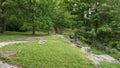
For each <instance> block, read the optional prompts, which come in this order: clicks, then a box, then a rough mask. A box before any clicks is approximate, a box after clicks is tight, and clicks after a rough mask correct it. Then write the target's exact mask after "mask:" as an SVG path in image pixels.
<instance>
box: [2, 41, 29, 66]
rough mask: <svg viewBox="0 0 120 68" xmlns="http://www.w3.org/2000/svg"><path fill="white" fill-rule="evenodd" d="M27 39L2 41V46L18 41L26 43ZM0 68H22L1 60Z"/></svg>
mask: <svg viewBox="0 0 120 68" xmlns="http://www.w3.org/2000/svg"><path fill="white" fill-rule="evenodd" d="M25 42H27V41H11V42H0V48H1V47H3V46H6V45H11V44H16V43H25ZM0 68H22V67H19V66H16V65H11V64H8V63H4V62H3V61H1V60H0Z"/></svg>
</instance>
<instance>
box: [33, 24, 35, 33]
mask: <svg viewBox="0 0 120 68" xmlns="http://www.w3.org/2000/svg"><path fill="white" fill-rule="evenodd" d="M32 35H35V25H34V23H33V26H32Z"/></svg>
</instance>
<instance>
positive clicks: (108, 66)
mask: <svg viewBox="0 0 120 68" xmlns="http://www.w3.org/2000/svg"><path fill="white" fill-rule="evenodd" d="M101 67H102V68H120V64H118V63H110V62H101Z"/></svg>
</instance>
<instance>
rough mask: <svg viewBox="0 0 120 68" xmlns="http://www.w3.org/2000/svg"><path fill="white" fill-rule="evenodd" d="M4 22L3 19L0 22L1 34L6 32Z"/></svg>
mask: <svg viewBox="0 0 120 68" xmlns="http://www.w3.org/2000/svg"><path fill="white" fill-rule="evenodd" d="M6 24H7V23H6V22H5V20H4V19H3V20H2V21H1V33H4V32H5V31H6Z"/></svg>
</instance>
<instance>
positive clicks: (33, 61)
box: [0, 35, 120, 68]
mask: <svg viewBox="0 0 120 68" xmlns="http://www.w3.org/2000/svg"><path fill="white" fill-rule="evenodd" d="M1 37H4V36H1ZM18 38H21V37H18ZM40 39H41V40H46V42H45V44H44V43H42V44H41V43H40V42H41V41H40ZM4 40H5V39H4ZM10 40H11V39H9V38H8V39H6V42H0V47H2V48H0V52H1V53H3V55H4V56H3V55H1V56H0V59H1V60H2V61H0V68H21V67H23V68H30V67H32V68H33V67H34V68H41V67H45V68H50V67H52V68H56V67H57V68H60V67H62V68H76V67H77V68H95V66H94V65H93V63H92V61H93V60H92V61H91V58H90V56H88V53H87V54H86V51H85V50H86V48H85V47H83V49H79V48H77V47H75V48H74V47H72V46H70V45H72V44H71V43H70V42H68V41H66V40H65V38H64V37H63V36H55V35H54V36H34V37H33V36H27V37H24V38H23V39H19V40H17V41H10ZM12 40H14V38H12ZM20 40H22V41H20ZM2 41H3V40H2ZM5 45H12V46H5ZM4 53H5V54H4ZM8 53H9V55H10V56H11V55H12V58H11V57H9V56H8V55H7V56H6V54H8ZM92 55H93V54H92ZM97 56H98V55H97ZM93 58H95V57H93ZM3 61H4V62H3ZM5 62H7V63H5ZM8 63H10V64H8ZM11 64H13V65H11ZM20 66H21V67H20ZM100 67H101V68H119V67H120V64H118V63H112V62H106V61H101V62H100Z"/></svg>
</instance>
